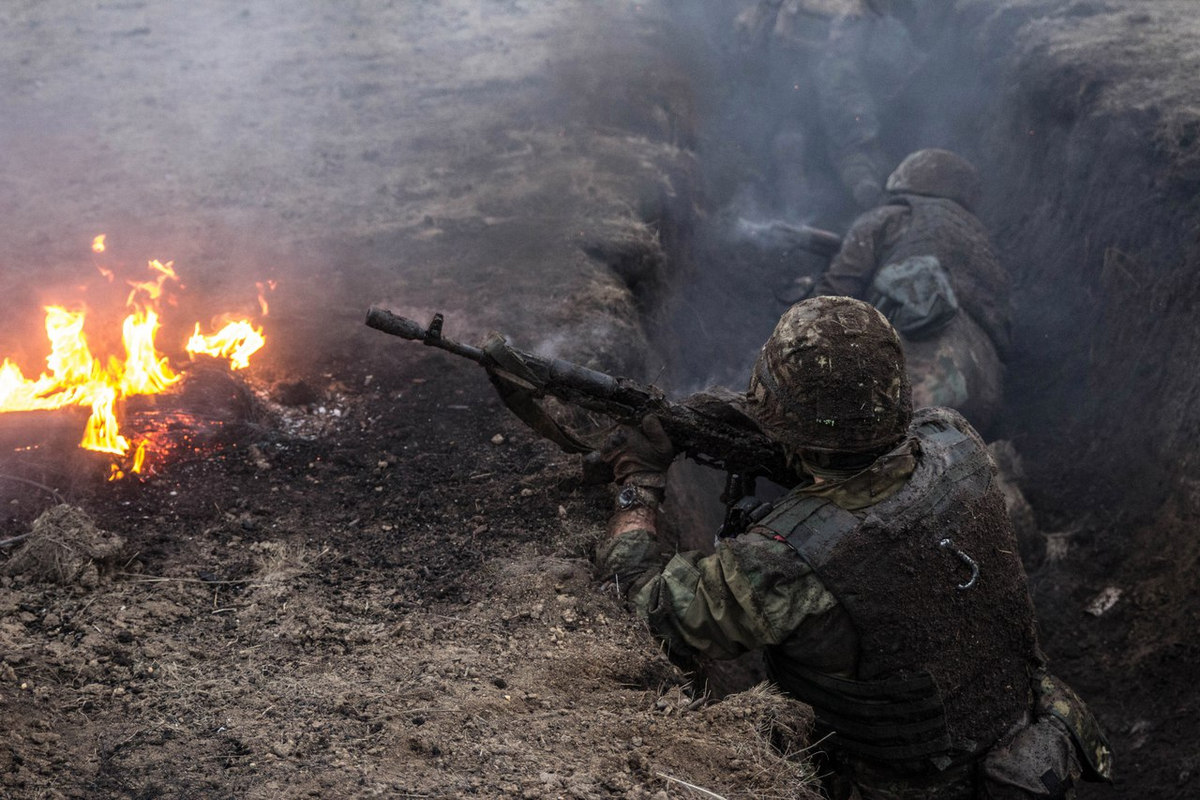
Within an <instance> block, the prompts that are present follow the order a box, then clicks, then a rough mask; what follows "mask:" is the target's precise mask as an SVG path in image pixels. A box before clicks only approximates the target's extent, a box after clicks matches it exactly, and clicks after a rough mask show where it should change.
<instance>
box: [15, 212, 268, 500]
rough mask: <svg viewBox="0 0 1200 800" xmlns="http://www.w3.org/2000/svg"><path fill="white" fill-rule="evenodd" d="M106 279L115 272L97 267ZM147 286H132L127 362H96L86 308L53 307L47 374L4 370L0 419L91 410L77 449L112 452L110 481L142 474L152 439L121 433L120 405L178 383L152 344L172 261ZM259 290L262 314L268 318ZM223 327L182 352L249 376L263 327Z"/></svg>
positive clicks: (98, 246)
mask: <svg viewBox="0 0 1200 800" xmlns="http://www.w3.org/2000/svg"><path fill="white" fill-rule="evenodd" d="M105 249H106V245H105V236H104V235H103V234H102V235H100V236H97V237H95V239H94V240H93V242H92V251H93V252H94V253H97V254H100V253H103V252H104V251H105ZM97 268H98V269H99V270H100V272H101V274H102V275H104V276H105V277H106V278H108V280H110V281H111V280H112V279H113V272H112V271H111V270H108V269H105V268H104V267H101V266H99V265H97ZM148 269H149V270H150V271H151V273H152V274H153V276H152V278H151V279H150V280H146V281H128V282H127V283H128V286H129V287H130V291H129V294H128V296H127V297H126V299H125V307H126V308H127V309H128V311H129V313H128V315H127V316H126V317H125V319H124V322H123V323H122V325H121V339H122V343H123V346H124V357H123V358H119V357H117V356H115V355H110V356H108V357H107V358H103V359H102V358H98V357H96V356H94V355H93V354H92V350H91V347H90V345H89V343H88V337H87V334H86V333H85V331H84V324H85V319H86V317H87V310H86V309H78V310H70V309H68V308H66V307H64V306H58V305H50V306H46V307H45V311H46V322H45V327H46V337H47V339H49V341H50V355H49V356H47V357H46V367H47V369H46V371H44V372H42V373H41V375H39V376H38V377H37V378H26V377H25V375H24V373H23V372H22V370H21V368H20V367H19V366H18V365H17V364H15V363H14V362H13V361H12V360H10V359H8V358H5V359H4V362H3V364H2V365H0V413H7V412H15V411H36V410H52V409H60V408H65V407H69V406H83V407H85V408H90V410H91V413H90V416H89V417H88V420H87V423H86V425H85V426H84V432H83V437H82V439H81V440H80V442H79V446H80V447H83V448H85V449H87V450H94V451H97V452H101V453H108V454H110V455H112V456H114V457H116V459H117V463H115V464H114V465H113V466H112V468H111V473H110V478H111V479H114V480H115V479H119V478H122V477H124V476H125V474H127V473H141V472H142V471H143V469H144V468H145V462H146V454H147V450H148V440H147V439H146V438H143V439H141V440H140V441H137V442H131V441H130V440H129V439H128V438H127V437H126V436H124V435H123V434H122V433H121V430H120V422H119V411H120V407H121V404H122V402H123V401H124V400H125V399H126V398H128V397H132V396H136V395H153V394H160V393H162V392H165V391H167V390H168V389H170V388H171V387H172V386H173V385H175V384H176V383H177V382H178V381H179V380H180V375H179V374H177V373H176V372H175V371H174V370H172V368H171V366H170V363H169V360H168V358H167V356H165V355H163V354H162V353H160V352H159V351H158V348H157V345H156V342H155V337H156V335H157V333H158V330H159V327H160V322H159V314H158V309H159V305H160V302H161V301H162V300H164V299H168V301H169V294H168V291H169V289H172V288H174V287H175V285H177V284H178V283H179V276H178V275H177V274H176V272H175V269H174V265H173V262H170V261H168V262H166V263H162V262H160V261H150V262H149V263H148ZM261 287H262V285H261V284H260V296H259V301H258V302H259V307H260V308H261V309H263V311H264V313H265V309H266V302H265V301H264V300H263V299H262V296H261V292H262V288H261ZM222 319H223V320H225V324H224V326H223V327H221V328H220V330H218V331H216V332H214V333H209V334H206V333H203V332H202V330H201V326H200V323H198V322H197V323H196V324H195V327H194V330H193V333H192V335H191V338H190V339H189V340H188V341H187V343H186V345H185V346H184V347H183V348H182V350H184V351H186V352H187V353H188V354H189V355H190V356H192V357H193V358H194V357H195V356H197V355H204V356H211V357H215V358H221V359H226V360H227V361H228V364H229V366H230V367H231V368H232V369H244V368H245V367H247V366H248V365H249V363H250V362H249V359H250V356H251V355H253V354H254V353H255V352H257V351H258V350H259V349H261V348H262V347H263V345H264V344H265V342H266V339H265V337H264V335H263V331H262V328H261V327H258V326H256V325H255V324H254V323H252V322H251V321H249V320H247V319H241V318H237V317H234V316H233V315H228V314H227V315H224V316H223V317H222Z"/></svg>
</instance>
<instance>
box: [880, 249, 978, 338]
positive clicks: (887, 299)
mask: <svg viewBox="0 0 1200 800" xmlns="http://www.w3.org/2000/svg"><path fill="white" fill-rule="evenodd" d="M867 302H869V303H870V304H871V305H873V306H875V307H876V308H878V309H879V310H880V311H882V312H883V315H884V316H885V317H887V318H888V321H889V322H891V323H892V327H894V328H895V329H896V331H897V332H898V333H899V334H900V335H901V336H903V337H905V338H906V339H909V340H913V341H915V340H919V339H928V338H930V337H932V336H936V335H937V334H938V333H940V332H941V331H942V330H944V329H945V327H946V326H947V325H949V324H950V321H951V320H952V319H954V316H955V315H956V314H957V313H958V298H957V297H956V296H955V294H954V287H953V286H952V285H951V283H950V275H949V273H947V272H946V269H945V267H943V266H942V265H941V262H939V261H938V260H937V256H929V255H926V256H912V257H911V258H906V259H903V260H900V261H895V260H893V261H890V262H888V263H887V264H886V265H884V266H883V268H881V269H880V270H879V271H878V272H876V273H875V279H874V280H873V281H871V287H870V289H869V290H868V291H867Z"/></svg>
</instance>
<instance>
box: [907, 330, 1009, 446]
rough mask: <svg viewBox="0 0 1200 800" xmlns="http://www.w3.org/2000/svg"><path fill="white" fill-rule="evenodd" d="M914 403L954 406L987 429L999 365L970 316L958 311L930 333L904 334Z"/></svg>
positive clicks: (999, 391) (1000, 383)
mask: <svg viewBox="0 0 1200 800" xmlns="http://www.w3.org/2000/svg"><path fill="white" fill-rule="evenodd" d="M904 355H905V363H906V364H907V365H908V375H909V379H910V380H911V381H912V395H913V405H914V406H916V407H918V408H928V407H932V406H942V407H946V408H953V409H954V410H956V411H958V412H959V413H961V414H962V415H963V416H964V417H966V418H967V419H969V420H970V421H971V422H972V424H973V425H975V426H977V427H979V428H980V429H983V430H987V429H988V428H989V427H990V426H991V425H992V423H993V422H994V421H995V420H996V418H997V415H998V414H999V413H1000V409H1001V407H1002V402H1003V399H1004V398H1003V392H1004V373H1005V369H1004V365H1003V364H1002V363H1000V356H999V355H998V354H997V353H996V348H995V347H993V346H992V342H991V339H989V338H988V336H987V334H986V333H984V332H983V329H982V328H980V327H979V325H978V324H977V323H976V322H975V320H974V319H972V318H971V317H969V316H967V315H966V314H957V315H955V317H954V319H952V320H951V321H950V324H949V325H947V326H946V328H945V329H943V330H942V331H941V332H940V333H939V334H938V335H937V336H935V337H933V338H931V339H919V340H906V341H905V342H904Z"/></svg>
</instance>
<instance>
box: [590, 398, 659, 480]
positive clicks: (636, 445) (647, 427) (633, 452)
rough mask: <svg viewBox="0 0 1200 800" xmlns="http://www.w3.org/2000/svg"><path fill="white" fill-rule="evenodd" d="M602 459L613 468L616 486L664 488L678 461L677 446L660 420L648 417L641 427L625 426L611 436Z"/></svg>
mask: <svg viewBox="0 0 1200 800" xmlns="http://www.w3.org/2000/svg"><path fill="white" fill-rule="evenodd" d="M600 457H601V458H602V459H604V461H606V462H607V463H608V464H609V466H611V467H612V471H613V480H614V481H615V482H616V483H618V484H626V483H633V484H636V485H639V486H654V487H656V488H662V487H663V486H664V485H665V484H666V471H667V468H668V467H670V466H671V462H672V461H674V460H675V445H674V444H672V442H671V439H670V438H669V437H668V436H667V434H666V431H664V430H663V426H662V423H661V422H659V421H658V417H656V416H654V415H653V414H647V415H646V416H644V417H642V424H641V426H640V427H637V428H635V427H633V426H632V425H622V426H620V427H619V428H617V429H616V430H615V431H613V432H612V433H611V434H609V436H608V439H607V440H605V442H604V445H603V446H602V447H601V448H600Z"/></svg>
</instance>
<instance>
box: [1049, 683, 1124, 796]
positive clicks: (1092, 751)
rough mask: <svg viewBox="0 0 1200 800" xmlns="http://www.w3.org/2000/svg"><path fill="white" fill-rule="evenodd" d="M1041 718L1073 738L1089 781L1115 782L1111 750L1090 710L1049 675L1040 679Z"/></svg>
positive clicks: (1069, 689)
mask: <svg viewBox="0 0 1200 800" xmlns="http://www.w3.org/2000/svg"><path fill="white" fill-rule="evenodd" d="M1035 690H1036V692H1037V697H1038V716H1039V717H1042V718H1053V719H1054V720H1056V721H1058V722H1059V723H1061V725H1062V727H1063V729H1064V730H1065V731H1066V732H1067V733H1068V734H1069V735H1070V737H1071V740H1072V741H1073V742H1074V744H1075V748H1076V750H1077V752H1078V754H1079V756H1080V758H1081V759H1082V765H1083V771H1084V775H1085V776H1086V777H1087V779H1088V780H1090V781H1111V780H1112V761H1113V754H1112V747H1111V746H1110V745H1109V743H1108V738H1107V737H1106V736H1105V735H1104V731H1102V730H1101V729H1100V723H1099V722H1097V721H1096V718H1095V716H1093V715H1092V712H1091V709H1089V708H1088V707H1087V705H1086V704H1085V703H1084V702H1083V700H1082V699H1080V697H1079V695H1077V694H1076V693H1075V690H1073V689H1072V688H1071V687H1070V686H1068V685H1067V684H1066V683H1064V682H1063V681H1062V679H1061V678H1057V677H1055V676H1054V675H1051V674H1050V673H1048V672H1042V673H1041V674H1040V675H1038V677H1037V682H1036V685H1035Z"/></svg>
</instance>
